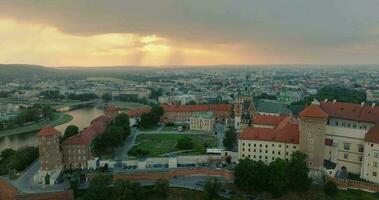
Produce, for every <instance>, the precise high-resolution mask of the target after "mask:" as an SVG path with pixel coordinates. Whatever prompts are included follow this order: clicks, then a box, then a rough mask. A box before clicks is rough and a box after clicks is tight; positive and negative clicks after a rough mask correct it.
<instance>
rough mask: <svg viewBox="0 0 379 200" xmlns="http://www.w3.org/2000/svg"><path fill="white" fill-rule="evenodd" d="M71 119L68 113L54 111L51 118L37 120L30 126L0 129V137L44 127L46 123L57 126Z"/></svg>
mask: <svg viewBox="0 0 379 200" xmlns="http://www.w3.org/2000/svg"><path fill="white" fill-rule="evenodd" d="M72 119H73V117H72V116H71V115H69V114H65V113H54V115H53V118H52V119H47V120H43V121H40V122H37V123H35V124H32V125H30V126H23V127H18V128H12V129H8V130H4V131H0V138H1V137H5V136H9V135H17V134H23V133H29V132H34V131H39V130H40V129H42V128H44V127H45V126H47V125H52V126H59V125H61V124H65V123H67V122H70V121H71V120H72Z"/></svg>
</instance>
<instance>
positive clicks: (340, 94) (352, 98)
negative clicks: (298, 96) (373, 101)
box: [289, 86, 366, 114]
mask: <svg viewBox="0 0 379 200" xmlns="http://www.w3.org/2000/svg"><path fill="white" fill-rule="evenodd" d="M314 99H317V100H319V101H323V100H324V99H328V100H329V101H333V100H337V101H338V102H349V103H357V104H359V103H361V102H363V101H366V93H365V91H363V90H357V89H354V88H347V87H343V86H325V87H323V88H321V89H320V90H319V91H318V92H317V93H316V94H315V95H310V96H307V97H305V98H304V99H303V100H300V101H298V102H294V103H292V104H291V105H290V106H289V109H291V110H292V112H293V113H294V114H298V113H299V112H301V111H302V110H303V109H304V108H305V107H306V106H308V105H310V104H311V102H312V101H313V100H314Z"/></svg>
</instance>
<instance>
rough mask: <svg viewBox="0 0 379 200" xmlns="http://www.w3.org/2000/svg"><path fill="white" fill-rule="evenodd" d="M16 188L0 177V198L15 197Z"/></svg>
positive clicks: (4, 199) (6, 199) (2, 199)
mask: <svg viewBox="0 0 379 200" xmlns="http://www.w3.org/2000/svg"><path fill="white" fill-rule="evenodd" d="M16 194H17V189H16V188H15V187H13V186H12V185H10V184H9V183H7V182H6V181H5V180H3V179H1V178H0V200H9V199H15V198H16Z"/></svg>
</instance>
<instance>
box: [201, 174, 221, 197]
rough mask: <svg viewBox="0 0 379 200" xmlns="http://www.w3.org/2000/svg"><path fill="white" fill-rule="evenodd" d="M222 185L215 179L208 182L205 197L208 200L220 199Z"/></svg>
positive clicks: (205, 186)
mask: <svg viewBox="0 0 379 200" xmlns="http://www.w3.org/2000/svg"><path fill="white" fill-rule="evenodd" d="M221 187H222V184H221V183H220V182H219V181H218V179H216V178H213V179H209V180H207V182H206V183H205V185H204V196H205V199H207V200H213V199H218V197H219V194H218V193H219V192H220V190H221Z"/></svg>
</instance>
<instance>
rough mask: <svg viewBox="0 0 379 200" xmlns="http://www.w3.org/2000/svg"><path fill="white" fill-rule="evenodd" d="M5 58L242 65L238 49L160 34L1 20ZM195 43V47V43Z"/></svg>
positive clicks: (0, 57) (0, 48)
mask: <svg viewBox="0 0 379 200" xmlns="http://www.w3.org/2000/svg"><path fill="white" fill-rule="evenodd" d="M0 38H1V39H0V40H1V43H0V63H25V64H41V65H46V66H110V65H151V66H161V65H209V64H220V63H223V64H243V63H248V62H249V60H250V57H248V56H246V57H244V56H241V55H243V53H241V52H238V49H235V48H234V49H232V48H228V47H227V46H226V47H222V48H215V47H212V46H209V45H204V46H201V45H192V44H189V43H187V44H181V43H175V42H174V41H171V40H170V39H169V38H162V37H159V36H157V35H154V34H152V35H139V34H130V33H109V34H99V35H92V36H76V35H71V34H67V33H64V32H61V31H60V30H58V29H57V28H55V27H51V26H46V25H44V24H31V23H23V22H19V21H15V20H11V19H0ZM191 46H192V47H191Z"/></svg>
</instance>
